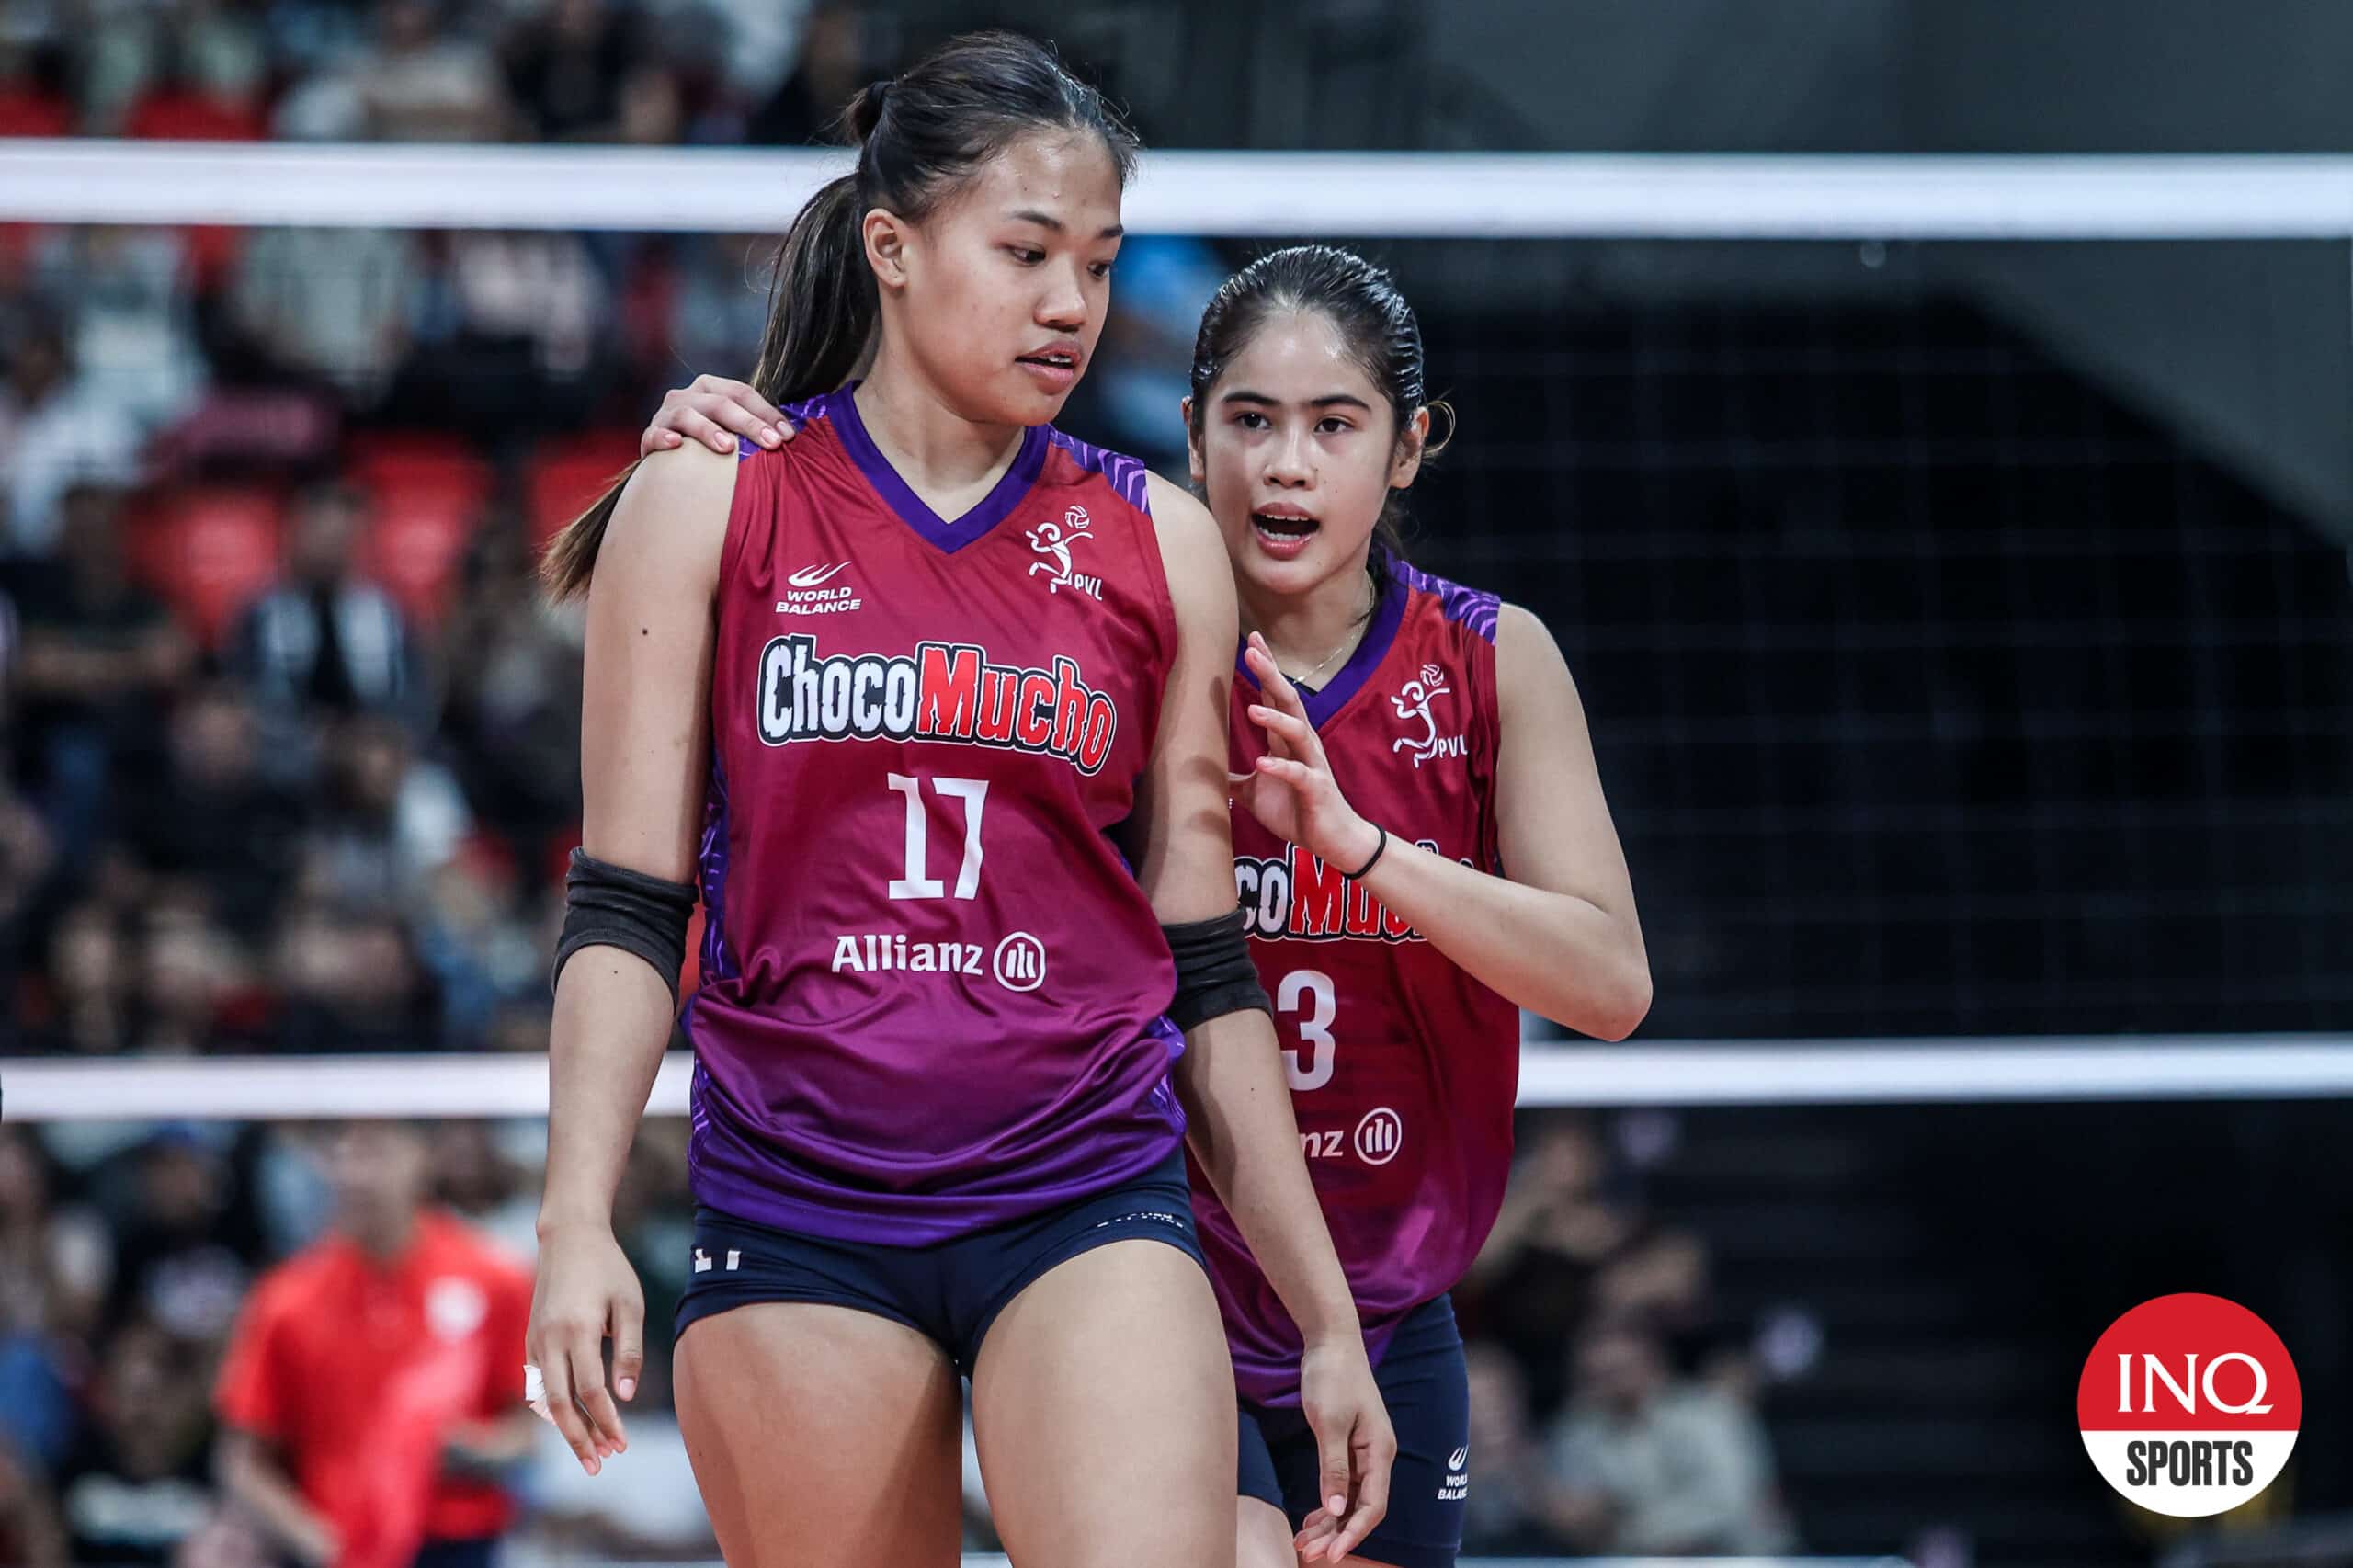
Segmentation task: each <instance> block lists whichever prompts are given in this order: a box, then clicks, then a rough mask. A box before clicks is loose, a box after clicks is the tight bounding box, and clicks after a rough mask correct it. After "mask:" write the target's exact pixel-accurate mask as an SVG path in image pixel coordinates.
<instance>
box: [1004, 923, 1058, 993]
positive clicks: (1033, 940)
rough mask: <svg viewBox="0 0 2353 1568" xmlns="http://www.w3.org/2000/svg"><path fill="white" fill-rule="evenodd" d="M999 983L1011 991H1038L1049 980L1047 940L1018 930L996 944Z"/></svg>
mask: <svg viewBox="0 0 2353 1568" xmlns="http://www.w3.org/2000/svg"><path fill="white" fill-rule="evenodd" d="M995 963H996V983H998V984H999V985H1002V986H1004V987H1005V988H1006V990H1007V991H1035V990H1037V989H1038V987H1040V985H1043V984H1045V983H1046V944H1045V943H1043V942H1041V941H1040V940H1038V938H1037V937H1032V936H1031V935H1030V934H1029V932H1027V931H1016V932H1015V933H1013V935H1011V936H1010V937H1006V939H1005V940H1004V941H1002V942H999V943H998V944H997V945H996V960H995Z"/></svg>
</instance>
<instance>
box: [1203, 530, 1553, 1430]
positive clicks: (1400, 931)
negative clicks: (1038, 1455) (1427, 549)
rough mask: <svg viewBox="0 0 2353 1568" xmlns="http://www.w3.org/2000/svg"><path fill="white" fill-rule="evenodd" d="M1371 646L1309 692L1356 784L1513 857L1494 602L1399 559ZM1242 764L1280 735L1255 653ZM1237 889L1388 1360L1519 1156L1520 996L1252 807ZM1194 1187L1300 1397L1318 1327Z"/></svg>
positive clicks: (1316, 1163) (1431, 844) (1243, 1314)
mask: <svg viewBox="0 0 2353 1568" xmlns="http://www.w3.org/2000/svg"><path fill="white" fill-rule="evenodd" d="M1387 575H1388V586H1387V588H1386V590H1385V591H1384V592H1383V593H1382V595H1381V601H1380V603H1379V604H1378V605H1377V606H1376V607H1375V608H1374V611H1373V619H1372V625H1371V627H1370V629H1369V630H1368V631H1367V632H1366V634H1365V638H1364V641H1363V642H1362V643H1360V644H1359V645H1358V649H1357V651H1356V653H1355V654H1354V655H1353V656H1352V657H1351V658H1350V659H1349V660H1348V662H1347V665H1345V666H1343V667H1342V669H1341V670H1340V672H1339V674H1338V675H1336V676H1334V677H1333V678H1332V681H1331V683H1330V684H1329V685H1327V686H1325V687H1324V688H1323V689H1322V690H1320V691H1316V692H1313V693H1312V694H1309V695H1307V696H1306V698H1305V702H1306V706H1307V715H1308V718H1309V719H1310V720H1311V721H1313V723H1314V725H1315V730H1316V733H1317V734H1318V735H1320V736H1321V737H1322V738H1323V742H1324V751H1325V753H1326V755H1327V756H1329V757H1330V759H1331V764H1332V772H1333V775H1334V777H1335V778H1337V779H1338V780H1339V782H1340V787H1341V789H1342V790H1345V791H1346V792H1347V797H1348V801H1349V803H1350V804H1351V805H1353V806H1354V807H1355V808H1356V809H1357V811H1358V812H1360V813H1362V814H1363V816H1364V817H1365V818H1366V819H1367V820H1368V821H1370V822H1375V823H1378V824H1381V825H1382V826H1384V827H1386V828H1387V829H1388V830H1389V833H1390V835H1391V836H1392V838H1395V839H1399V840H1403V841H1405V842H1409V843H1417V844H1419V845H1421V846H1422V847H1424V848H1426V849H1429V850H1432V851H1434V852H1435V853H1438V854H1440V855H1444V856H1447V857H1449V858H1454V859H1458V860H1461V861H1462V862H1464V863H1465V864H1467V865H1471V866H1474V867H1476V868H1478V869H1481V870H1483V871H1499V870H1500V869H1502V868H1501V864H1500V858H1499V856H1498V853H1497V850H1496V839H1495V747H1496V735H1497V726H1496V718H1495V616H1496V609H1497V606H1496V601H1495V596H1494V595H1493V594H1483V593H1476V592H1473V591H1472V590H1471V589H1468V588H1463V587H1459V586H1457V585H1454V584H1452V583H1448V582H1445V581H1443V580H1441V579H1439V578H1437V577H1433V576H1430V575H1429V574H1427V573H1424V572H1420V571H1417V570H1415V568H1413V567H1411V566H1408V565H1405V564H1404V563H1402V562H1391V563H1390V564H1389V566H1388V568H1387ZM1237 669H1238V670H1239V672H1240V674H1239V676H1238V678H1237V679H1236V680H1235V682H1234V696H1233V715H1232V726H1231V729H1232V735H1231V739H1232V746H1233V770H1234V771H1235V772H1237V773H1239V772H1242V771H1244V770H1245V769H1247V768H1249V767H1251V766H1252V765H1253V764H1254V763H1255V762H1256V759H1257V757H1258V756H1259V754H1260V753H1262V752H1263V751H1264V750H1265V749H1266V737H1265V732H1264V731H1262V730H1261V729H1260V728H1259V727H1258V726H1257V724H1256V723H1255V722H1252V720H1251V718H1250V716H1249V713H1248V711H1247V709H1248V707H1249V705H1250V704H1251V703H1253V702H1255V701H1256V700H1257V699H1258V688H1257V682H1256V678H1255V677H1254V676H1251V674H1250V672H1249V670H1248V667H1247V666H1246V665H1237ZM1233 851H1234V867H1233V869H1234V885H1235V890H1236V892H1237V893H1238V894H1239V896H1240V900H1241V904H1242V911H1243V915H1244V917H1245V920H1246V921H1247V923H1248V925H1249V929H1250V947H1251V952H1252V956H1253V957H1254V958H1256V960H1257V964H1258V975H1259V979H1260V980H1261V981H1263V982H1264V983H1265V984H1266V987H1267V994H1268V995H1269V996H1271V997H1273V998H1274V1002H1275V1032H1276V1035H1277V1037H1278V1039H1279V1040H1280V1042H1281V1044H1282V1048H1283V1060H1284V1064H1285V1066H1286V1068H1287V1070H1288V1072H1289V1074H1290V1087H1291V1105H1292V1108H1293V1109H1294V1110H1295V1111H1296V1113H1297V1115H1298V1119H1299V1131H1300V1142H1301V1144H1302V1147H1303V1148H1304V1150H1305V1152H1306V1154H1307V1167H1308V1171H1309V1174H1310V1175H1311V1176H1313V1178H1314V1181H1315V1189H1316V1193H1317V1196H1318V1197H1319V1198H1321V1199H1322V1200H1323V1205H1324V1218H1325V1220H1326V1221H1327V1222H1328V1223H1329V1225H1330V1226H1331V1231H1332V1241H1333V1244H1334V1245H1335V1246H1336V1248H1337V1250H1338V1252H1339V1255H1340V1263H1341V1265H1342V1267H1344V1268H1345V1269H1346V1270H1347V1276H1348V1284H1349V1287H1350V1289H1351V1290H1353V1292H1354V1294H1355V1296H1356V1301H1357V1310H1358V1313H1359V1315H1360V1316H1361V1317H1362V1319H1363V1322H1364V1327H1365V1335H1366V1339H1367V1341H1368V1344H1369V1346H1370V1348H1371V1350H1372V1353H1373V1358H1374V1359H1375V1360H1376V1361H1377V1360H1379V1358H1380V1356H1381V1351H1382V1350H1383V1349H1385V1348H1386V1346H1387V1344H1388V1340H1389V1336H1390V1335H1391V1334H1392V1332H1393V1330H1394V1329H1395V1327H1396V1325H1397V1323H1398V1320H1399V1319H1401V1318H1403V1317H1404V1315H1405V1313H1406V1312H1410V1311H1411V1310H1413V1309H1414V1308H1415V1307H1416V1306H1419V1305H1420V1304H1422V1303H1423V1302H1424V1301H1429V1300H1430V1299H1431V1298H1433V1297H1435V1296H1438V1294H1440V1293H1441V1292H1443V1291H1445V1290H1449V1289H1451V1288H1452V1287H1453V1286H1454V1284H1455V1283H1456V1281H1458V1280H1459V1279H1461V1278H1462V1275H1463V1273H1464V1272H1465V1271H1466V1270H1467V1269H1468V1268H1469V1267H1470V1266H1471V1260H1472V1257H1473V1256H1476V1254H1477V1253H1478V1250H1479V1247H1480V1245H1481V1244H1482V1243H1483V1242H1484V1241H1485V1240H1486V1237H1487V1233H1488V1231H1489V1230H1490V1229H1491V1228H1492V1227H1493V1226H1494V1224H1495V1211H1496V1209H1497V1208H1498V1206H1499V1205H1500V1204H1501V1203H1502V1201H1503V1193H1504V1180H1505V1177H1506V1176H1507V1175H1508V1174H1509V1171H1510V1168H1511V1137H1512V1130H1511V1117H1512V1104H1513V1101H1514V1099H1515V1098H1516V1096H1517V1095H1518V1086H1519V1010H1518V1008H1517V1007H1515V1006H1513V1005H1512V1004H1511V1003H1509V1002H1507V1001H1506V1000H1505V999H1504V998H1503V997H1502V996H1500V995H1498V994H1495V992H1494V991H1492V990H1490V989H1489V988H1488V987H1487V986H1485V985H1483V984H1482V983H1480V982H1478V981H1476V980H1474V979H1472V977H1471V976H1470V975H1469V974H1467V973H1465V972H1464V971H1462V970H1461V968H1460V967H1458V966H1457V965H1456V964H1455V963H1454V962H1453V961H1452V960H1449V959H1448V958H1447V957H1446V956H1445V955H1444V954H1442V953H1440V952H1439V951H1438V949H1435V948H1433V947H1432V946H1431V945H1430V944H1429V943H1428V942H1427V940H1425V939H1424V938H1423V937H1422V936H1421V934H1420V933H1419V932H1416V931H1415V930H1413V929H1412V928H1411V927H1410V926H1407V925H1406V924H1405V923H1404V921H1402V920H1400V919H1398V918H1397V917H1396V916H1394V915H1391V914H1390V913H1389V911H1388V910H1387V909H1386V908H1384V907H1383V906H1382V905H1381V903H1379V901H1377V900H1376V899H1374V898H1373V897H1372V895H1371V894H1370V892H1367V891H1366V890H1365V889H1364V888H1362V887H1360V886H1358V884H1356V883H1354V882H1351V881H1348V880H1347V878H1346V877H1345V876H1344V875H1343V874H1342V870H1343V869H1341V868H1336V867H1332V866H1327V865H1325V864H1324V863H1323V862H1322V861H1320V860H1318V859H1317V858H1315V857H1314V856H1313V855H1311V854H1309V853H1308V852H1307V851H1306V850H1304V849H1302V848H1301V847H1299V846H1297V845H1291V844H1285V843H1283V842H1282V841H1281V840H1280V839H1278V838H1276V837H1275V836H1274V835H1272V834H1269V833H1268V832H1267V831H1266V829H1264V828H1262V827H1260V826H1259V825H1258V823H1257V821H1256V818H1254V817H1252V816H1251V815H1250V813H1249V812H1247V811H1244V810H1241V809H1239V808H1237V809H1236V810H1235V812H1234V813H1233ZM1194 1205H1195V1210H1196V1213H1197V1214H1198V1216H1199V1224H1200V1233H1201V1240H1202V1243H1203V1245H1204V1246H1205V1248H1206V1249H1207V1252H1208V1255H1209V1258H1210V1263H1211V1276H1212V1278H1213V1279H1214V1281H1215V1283H1216V1286H1217V1293H1218V1300H1219V1305H1220V1306H1221V1308H1222V1310H1223V1312H1224V1314H1225V1326H1226V1337H1227V1339H1228V1341H1229V1343H1230V1344H1231V1345H1232V1346H1233V1368H1234V1375H1235V1379H1236V1381H1237V1382H1238V1384H1239V1385H1240V1388H1241V1392H1242V1394H1243V1397H1245V1399H1248V1400H1250V1401H1252V1402H1253V1403H1259V1404H1289V1403H1297V1401H1298V1397H1299V1392H1298V1391H1299V1357H1300V1353H1301V1349H1302V1346H1301V1343H1300V1336H1299V1331H1298V1329H1297V1327H1296V1326H1295V1325H1294V1324H1292V1322H1291V1319H1290V1314H1289V1313H1288V1312H1285V1311H1284V1310H1283V1306H1282V1303H1281V1302H1280V1301H1279V1300H1278V1299H1277V1298H1276V1296H1275V1293H1274V1290H1273V1289H1272V1288H1271V1287H1270V1286H1269V1285H1267V1281H1266V1279H1265V1278H1264V1276H1262V1275H1261V1274H1260V1273H1259V1271H1258V1269H1257V1267H1256V1265H1255V1264H1254V1263H1253V1262H1252V1260H1251V1256H1250V1252H1249V1249H1248V1248H1247V1247H1246V1246H1245V1244H1243V1241H1242V1237H1241V1234H1240V1233H1239V1232H1238V1231H1237V1230H1235V1228H1234V1225H1233V1218H1232V1216H1231V1215H1229V1214H1228V1213H1227V1212H1226V1210H1225V1209H1224V1207H1223V1206H1222V1205H1221V1204H1220V1203H1219V1202H1218V1201H1217V1199H1216V1197H1215V1196H1214V1195H1213V1194H1211V1192H1210V1191H1209V1190H1208V1187H1207V1186H1206V1184H1205V1183H1203V1182H1201V1181H1200V1180H1199V1177H1198V1175H1197V1176H1196V1179H1195V1182H1194Z"/></svg>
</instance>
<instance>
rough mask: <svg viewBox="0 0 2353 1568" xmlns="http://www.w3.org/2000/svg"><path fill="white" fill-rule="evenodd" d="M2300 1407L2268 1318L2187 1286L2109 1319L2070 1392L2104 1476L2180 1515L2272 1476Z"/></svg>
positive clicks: (2216, 1508) (2244, 1496)
mask: <svg viewBox="0 0 2353 1568" xmlns="http://www.w3.org/2000/svg"><path fill="white" fill-rule="evenodd" d="M2303 1411H2304V1395H2303V1385H2302V1383H2301V1382H2299V1381H2297V1378H2296V1364H2295V1362H2294V1361H2292V1360H2290V1359H2289V1357H2288V1347H2287V1346H2284V1345H2282V1344H2280V1343H2279V1335H2277V1334H2274V1333H2273V1332H2272V1331H2271V1325H2270V1324H2267V1323H2265V1322H2264V1321H2263V1320H2262V1319H2261V1318H2259V1317H2257V1316H2256V1314H2255V1313H2253V1312H2249V1311H2247V1309H2246V1308H2245V1307H2243V1306H2241V1305H2239V1304H2238V1303H2237V1302H2236V1301H2227V1300H2225V1299H2224V1298H2222V1297H2221V1296H2207V1295H2200V1294H2197V1293H2195V1292H2185V1293H2183V1294H2180V1295H2174V1296H2159V1297H2157V1298H2156V1299H2155V1300H2154V1301H2143V1302H2142V1303H2141V1304H2140V1305H2139V1306H2137V1307H2135V1308H2133V1309H2132V1310H2131V1312H2126V1313H2125V1314H2124V1315H2123V1316H2122V1317H2120V1318H2118V1319H2117V1320H2116V1321H2115V1322H2114V1323H2112V1324H2109V1328H2108V1332H2107V1333H2106V1334H2103V1335H2100V1336H2099V1341H2098V1343H2097V1344H2096V1345H2094V1346H2092V1353H2091V1355H2090V1356H2089V1357H2088V1358H2086V1360H2085V1362H2084V1372H2083V1377H2082V1378H2081V1380H2080V1381H2078V1382H2077V1384H2076V1389H2075V1421H2076V1425H2077V1426H2079V1427H2081V1428H2082V1430H2083V1434H2084V1447H2085V1449H2086V1450H2088V1451H2089V1452H2090V1454H2091V1457H2092V1463H2093V1464H2094V1465H2096V1466H2097V1467H2098V1470H2099V1472H2100V1474H2101V1475H2102V1476H2104V1477H2106V1478H2107V1481H2108V1483H2109V1485H2110V1486H2113V1487H2114V1488H2116V1490H2117V1491H2119V1492H2120V1493H2122V1494H2124V1495H2125V1496H2126V1497H2129V1498H2131V1500H2132V1501H2133V1502H2135V1503H2138V1504H2139V1505H2141V1506H2143V1507H2144V1508H2148V1509H2151V1510H2153V1511H2154V1512H2156V1513H2160V1514H2170V1515H2172V1516H2173V1517H2176V1518H2180V1519H2197V1518H2204V1517H2207V1516H2209V1515H2212V1514H2219V1513H2222V1511H2223V1510H2225V1509H2228V1508H2235V1507H2237V1506H2239V1505H2240V1504H2242V1503H2244V1502H2245V1501H2247V1500H2248V1499H2249V1498H2251V1497H2253V1496H2254V1495H2255V1494H2257V1493H2259V1492H2261V1491H2262V1490H2263V1489H2264V1488H2265V1487H2267V1486H2268V1485H2270V1484H2271V1483H2272V1482H2273V1481H2274V1480H2275V1479H2277V1478H2278V1476H2279V1471H2281V1470H2282V1469H2284V1468H2285V1467H2286V1465H2287V1463H2288V1455H2289V1453H2290V1451H2291V1450H2292V1449H2294V1448H2295V1446H2296V1429H2297V1427H2298V1426H2301V1425H2302V1420H2303Z"/></svg>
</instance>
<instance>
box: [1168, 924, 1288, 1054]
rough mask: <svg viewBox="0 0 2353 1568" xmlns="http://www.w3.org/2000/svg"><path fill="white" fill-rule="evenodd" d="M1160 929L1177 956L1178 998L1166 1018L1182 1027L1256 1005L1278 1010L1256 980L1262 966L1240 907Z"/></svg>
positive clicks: (1264, 1009)
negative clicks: (1254, 955) (1252, 958)
mask: <svg viewBox="0 0 2353 1568" xmlns="http://www.w3.org/2000/svg"><path fill="white" fill-rule="evenodd" d="M1160 929H1161V931H1162V932H1163V933H1164V934H1165V936H1166V937H1167V938H1168V950H1169V951H1170V952H1171V953H1173V954H1175V955H1176V1000H1175V1001H1173V1002H1171V1003H1169V1005H1168V1018H1169V1021H1170V1022H1171V1023H1174V1024H1175V1025H1176V1027H1177V1028H1180V1029H1186V1030H1191V1029H1194V1028H1199V1027H1200V1026H1201V1025H1203V1024H1205V1023H1207V1022H1209V1021H1210V1020H1211V1018H1219V1017H1224V1016H1225V1015H1226V1014H1228V1013H1242V1012H1248V1011H1250V1010H1251V1009H1253V1008H1256V1010H1257V1011H1259V1012H1261V1013H1265V1014H1267V1015H1269V1016H1271V1015H1272V1014H1273V1013H1274V1010H1275V1005H1274V1003H1273V1002H1271V1001H1269V1000H1268V999H1267V988H1266V987H1265V986H1263V985H1261V984H1259V983H1258V966H1257V965H1256V964H1254V963H1252V962H1251V961H1250V943H1249V939H1248V938H1247V937H1245V936H1244V935H1243V926H1242V912H1241V911H1240V910H1238V909H1236V910H1231V911H1229V912H1227V913H1226V914H1223V915H1212V916H1211V918H1209V919H1207V920H1188V921H1187V922H1186V923H1185V924H1183V925H1182V926H1162V927H1161V928H1160Z"/></svg>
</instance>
